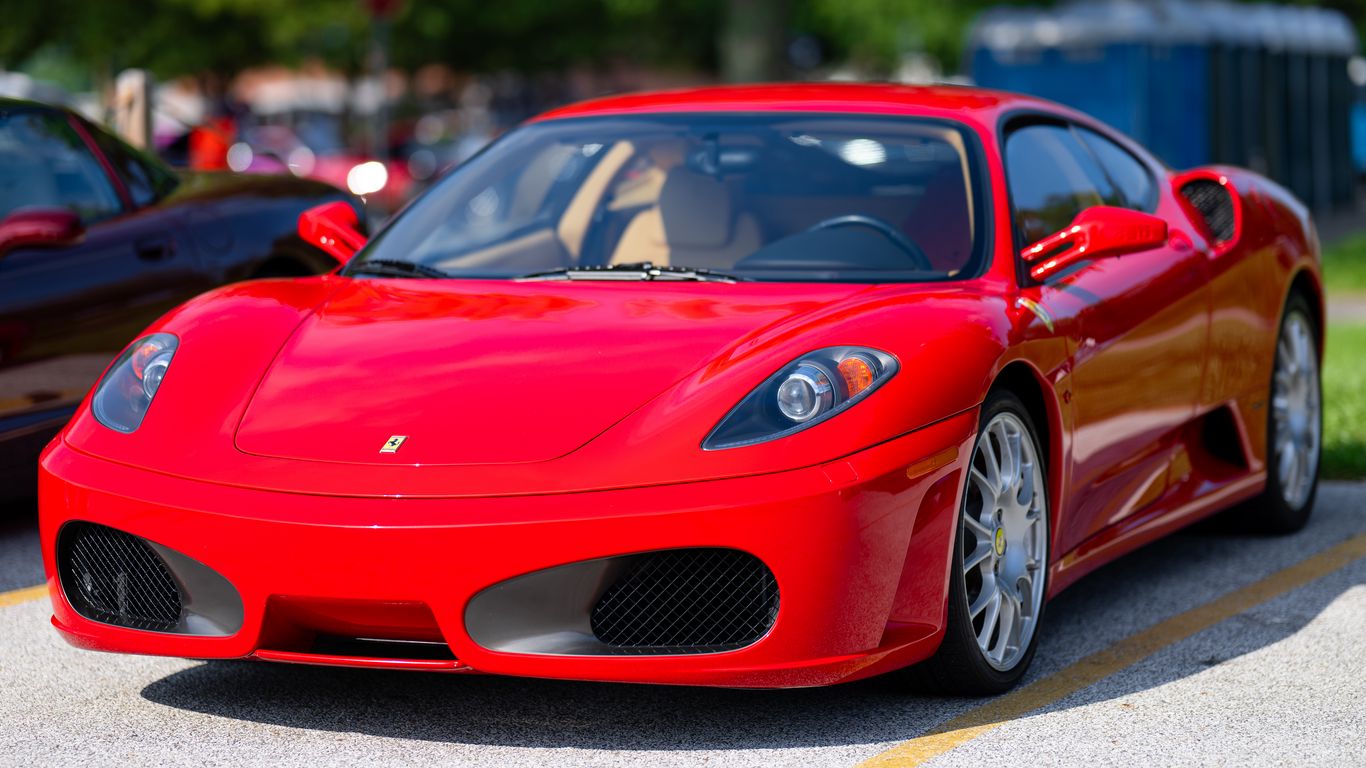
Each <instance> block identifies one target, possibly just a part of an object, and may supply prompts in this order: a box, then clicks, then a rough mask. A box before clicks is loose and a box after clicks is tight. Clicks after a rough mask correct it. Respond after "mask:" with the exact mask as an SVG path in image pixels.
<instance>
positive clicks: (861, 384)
mask: <svg viewBox="0 0 1366 768" xmlns="http://www.w3.org/2000/svg"><path fill="white" fill-rule="evenodd" d="M839 371H840V376H841V377H842V378H843V379H844V392H845V396H846V397H853V396H854V395H857V394H858V393H860V392H862V391H863V390H865V389H867V388H869V387H871V386H873V380H874V379H876V378H877V371H876V370H875V369H874V368H873V364H872V363H871V362H869V361H868V360H866V359H864V358H863V357H860V356H858V355H850V356H849V357H846V358H844V359H843V360H841V361H840V364H839Z"/></svg>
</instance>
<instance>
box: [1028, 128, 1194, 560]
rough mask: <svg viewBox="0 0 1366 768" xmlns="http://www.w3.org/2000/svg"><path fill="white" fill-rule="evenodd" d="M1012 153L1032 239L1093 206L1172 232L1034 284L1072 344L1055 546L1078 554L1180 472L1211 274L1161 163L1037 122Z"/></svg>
mask: <svg viewBox="0 0 1366 768" xmlns="http://www.w3.org/2000/svg"><path fill="white" fill-rule="evenodd" d="M1005 155H1006V157H1005V160H1006V171H1007V177H1008V183H1009V187H1010V193H1011V201H1012V207H1013V208H1012V210H1013V216H1014V222H1015V229H1016V233H1017V235H1016V237H1017V245H1018V246H1019V247H1020V248H1024V247H1027V246H1028V245H1031V244H1033V243H1035V242H1037V241H1039V240H1040V239H1042V238H1044V237H1046V236H1047V235H1050V234H1052V233H1053V232H1056V231H1058V230H1061V229H1063V228H1065V227H1066V226H1068V225H1069V224H1070V222H1071V221H1072V219H1073V218H1074V217H1075V216H1076V214H1077V213H1080V212H1081V211H1082V210H1084V209H1085V208H1088V207H1090V206H1094V205H1115V206H1123V207H1131V208H1135V209H1138V210H1143V211H1146V212H1149V213H1154V214H1156V215H1158V216H1160V217H1162V218H1165V219H1167V221H1168V222H1169V227H1170V229H1171V235H1170V238H1169V240H1168V242H1167V243H1166V244H1165V245H1163V246H1160V247H1157V248H1153V249H1151V250H1147V251H1142V252H1139V253H1133V254H1128V255H1125V256H1119V257H1108V258H1100V259H1096V260H1094V261H1090V262H1082V263H1081V264H1079V265H1078V266H1077V267H1075V268H1074V269H1071V270H1068V271H1066V272H1063V273H1060V274H1059V275H1057V276H1055V277H1053V278H1051V279H1049V280H1048V281H1047V282H1046V284H1043V285H1035V286H1028V287H1026V288H1025V297H1026V298H1030V299H1032V300H1034V301H1037V302H1038V304H1040V305H1041V306H1043V307H1045V308H1046V310H1047V311H1048V312H1049V313H1050V314H1051V315H1052V317H1053V318H1055V320H1054V322H1056V324H1057V326H1058V327H1057V331H1058V332H1059V333H1061V334H1063V335H1065V336H1067V337H1069V338H1070V339H1071V341H1072V343H1073V344H1074V346H1073V349H1072V360H1071V373H1070V376H1069V380H1068V381H1067V382H1066V394H1065V396H1064V397H1065V399H1069V398H1068V397H1067V396H1068V395H1070V399H1069V402H1068V405H1067V410H1068V416H1069V418H1070V421H1071V441H1070V451H1069V455H1068V456H1067V457H1066V458H1065V461H1066V464H1067V466H1066V467H1064V472H1065V474H1064V477H1065V478H1066V482H1065V488H1066V497H1065V499H1064V500H1063V502H1064V505H1065V508H1066V509H1065V513H1064V514H1063V515H1062V518H1061V521H1060V525H1059V529H1058V532H1057V541H1056V542H1055V546H1056V547H1057V548H1058V550H1059V551H1062V552H1066V551H1070V550H1072V549H1073V548H1074V547H1076V546H1077V545H1079V544H1081V543H1082V542H1084V541H1086V540H1087V539H1088V538H1090V537H1092V536H1095V535H1096V534H1098V533H1100V532H1101V531H1102V530H1104V529H1105V528H1106V527H1108V526H1112V525H1116V524H1120V523H1122V522H1124V521H1125V520H1126V519H1129V518H1130V517H1131V516H1133V515H1135V514H1137V513H1140V512H1141V511H1142V510H1144V509H1145V508H1146V507H1148V506H1149V505H1150V504H1152V503H1153V502H1154V501H1157V500H1158V499H1159V498H1161V496H1162V494H1163V493H1164V492H1166V491H1167V489H1168V487H1169V484H1170V483H1169V475H1172V474H1179V473H1180V471H1181V470H1180V467H1181V466H1182V462H1183V461H1184V460H1183V459H1182V455H1181V451H1182V445H1181V442H1180V440H1179V432H1180V430H1181V428H1182V427H1183V426H1184V425H1186V424H1188V423H1190V422H1191V421H1192V419H1193V418H1194V416H1195V413H1196V409H1197V405H1198V402H1199V399H1200V387H1201V380H1202V377H1203V373H1204V365H1205V362H1204V361H1205V352H1206V344H1207V341H1208V340H1207V335H1208V327H1209V296H1208V288H1207V275H1206V269H1205V263H1204V259H1203V256H1202V254H1200V253H1198V252H1197V251H1196V250H1195V249H1194V248H1193V247H1192V245H1191V240H1190V238H1189V237H1186V236H1185V233H1184V232H1182V231H1181V230H1180V226H1182V225H1184V223H1185V219H1184V218H1178V215H1179V212H1178V211H1176V210H1175V209H1173V208H1172V207H1171V206H1172V205H1173V203H1172V201H1171V200H1170V196H1169V195H1165V194H1163V193H1162V191H1161V190H1160V189H1159V188H1158V185H1157V180H1156V179H1157V177H1156V174H1155V171H1154V170H1153V168H1151V167H1150V166H1148V165H1147V164H1146V163H1144V162H1143V161H1140V160H1138V158H1136V157H1134V156H1133V155H1132V154H1131V153H1129V152H1128V150H1126V149H1123V148H1122V147H1120V146H1119V145H1117V144H1116V143H1115V142H1113V141H1111V140H1110V139H1108V138H1106V137H1104V136H1102V135H1101V134H1099V133H1098V132H1096V131H1092V130H1090V129H1087V128H1083V127H1079V126H1073V125H1071V124H1068V123H1064V122H1059V121H1044V122H1029V123H1024V124H1021V125H1017V126H1015V127H1014V129H1013V130H1011V131H1010V132H1009V133H1008V134H1007V138H1006V144H1005Z"/></svg>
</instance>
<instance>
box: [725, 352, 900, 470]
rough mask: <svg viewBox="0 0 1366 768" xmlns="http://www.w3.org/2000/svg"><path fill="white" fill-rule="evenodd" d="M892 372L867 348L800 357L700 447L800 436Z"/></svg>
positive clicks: (888, 359) (887, 360) (887, 359)
mask: <svg viewBox="0 0 1366 768" xmlns="http://www.w3.org/2000/svg"><path fill="white" fill-rule="evenodd" d="M897 367H898V366H897V362H896V358H894V357H892V356H891V355H889V354H887V353H886V352H881V351H878V350H876V349H868V348H866V347H827V348H825V349H818V350H816V351H815V352H812V353H810V354H807V355H803V356H801V357H800V358H798V359H796V360H794V361H792V362H791V363H788V364H787V365H785V366H783V367H782V369H781V370H779V371H778V372H777V373H775V374H773V375H772V376H770V377H768V379H767V380H766V381H764V383H763V384H760V385H759V386H758V387H757V388H755V390H754V391H753V392H750V393H749V394H748V395H746V396H745V399H744V400H741V401H740V404H739V405H737V406H735V408H734V409H733V410H732V411H731V412H730V413H728V414H726V417H725V418H724V419H722V420H721V423H720V424H717V425H716V428H715V429H713V430H712V431H711V434H710V435H707V439H706V440H703V441H702V448H703V449H704V450H708V451H712V450H717V449H719V448H738V447H740V446H744V445H754V444H756V443H763V442H767V441H769V440H776V439H778V438H780V437H786V436H788V435H790V434H792V433H794V432H800V431H801V430H803V429H806V428H807V427H811V426H814V425H816V424H819V423H821V422H822V421H825V420H826V419H828V418H830V417H832V416H834V415H836V414H838V413H841V412H843V411H844V410H846V409H848V408H850V407H851V406H853V405H854V403H857V402H858V401H860V400H862V399H863V398H865V397H867V396H868V395H870V394H872V392H873V390H875V389H877V388H878V387H880V386H882V384H883V383H884V382H886V381H887V380H888V379H890V378H891V377H892V376H893V375H895V374H896V372H897Z"/></svg>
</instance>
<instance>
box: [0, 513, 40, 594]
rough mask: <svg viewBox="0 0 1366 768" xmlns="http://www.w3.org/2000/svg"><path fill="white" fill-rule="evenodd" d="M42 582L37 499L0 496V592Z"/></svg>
mask: <svg viewBox="0 0 1366 768" xmlns="http://www.w3.org/2000/svg"><path fill="white" fill-rule="evenodd" d="M41 583H43V560H42V557H41V556H40V555H39V547H38V505H37V502H35V501H34V500H33V499H24V498H21V499H0V592H8V591H10V590H12V589H21V588H23V587H31V586H33V585H35V584H41Z"/></svg>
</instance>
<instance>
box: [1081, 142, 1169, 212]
mask: <svg viewBox="0 0 1366 768" xmlns="http://www.w3.org/2000/svg"><path fill="white" fill-rule="evenodd" d="M1071 128H1072V132H1073V133H1075V134H1076V135H1077V139H1078V140H1079V141H1080V142H1081V145H1082V147H1084V148H1085V149H1086V152H1087V154H1089V155H1091V157H1092V158H1093V159H1094V160H1095V161H1096V165H1098V166H1100V171H1101V173H1103V174H1105V178H1107V179H1109V180H1110V186H1112V187H1114V188H1115V191H1116V192H1117V193H1119V196H1120V197H1122V198H1124V202H1126V203H1128V204H1129V207H1130V208H1132V209H1133V210H1135V211H1140V212H1142V213H1155V212H1156V211H1157V208H1158V204H1159V203H1161V202H1162V192H1161V187H1160V185H1159V184H1158V181H1157V177H1156V176H1155V175H1154V174H1153V171H1152V168H1149V167H1148V164H1147V163H1145V162H1143V160H1142V159H1141V158H1139V157H1138V155H1135V154H1134V153H1133V152H1131V151H1129V149H1128V147H1125V146H1124V145H1123V144H1120V143H1119V142H1117V141H1115V140H1114V139H1112V138H1110V137H1109V136H1106V135H1105V134H1104V133H1101V132H1100V131H1097V130H1095V129H1094V128H1092V127H1090V126H1088V125H1083V124H1081V123H1077V122H1073V123H1071ZM1082 131H1086V132H1087V133H1090V134H1093V135H1094V136H1095V137H1096V138H1098V139H1100V140H1101V141H1105V142H1108V143H1109V144H1110V145H1111V146H1112V147H1114V148H1115V149H1118V150H1119V151H1120V152H1123V153H1124V154H1125V155H1128V156H1129V158H1130V159H1131V160H1133V161H1134V163H1136V164H1137V165H1138V167H1139V169H1141V170H1142V171H1143V173H1145V174H1147V176H1148V181H1149V183H1151V184H1152V188H1153V195H1154V198H1153V200H1152V201H1151V202H1148V203H1145V204H1143V205H1141V206H1140V205H1138V204H1137V203H1136V201H1134V200H1130V199H1129V195H1128V194H1127V193H1126V192H1125V191H1124V188H1123V187H1121V186H1120V185H1119V184H1117V183H1116V182H1115V177H1114V174H1112V173H1110V169H1109V168H1106V167H1105V161H1104V160H1101V158H1100V155H1098V154H1096V150H1095V149H1093V148H1092V147H1091V145H1090V144H1088V143H1087V142H1086V137H1085V136H1083V135H1082Z"/></svg>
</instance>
